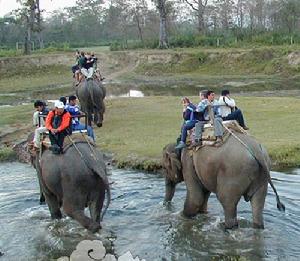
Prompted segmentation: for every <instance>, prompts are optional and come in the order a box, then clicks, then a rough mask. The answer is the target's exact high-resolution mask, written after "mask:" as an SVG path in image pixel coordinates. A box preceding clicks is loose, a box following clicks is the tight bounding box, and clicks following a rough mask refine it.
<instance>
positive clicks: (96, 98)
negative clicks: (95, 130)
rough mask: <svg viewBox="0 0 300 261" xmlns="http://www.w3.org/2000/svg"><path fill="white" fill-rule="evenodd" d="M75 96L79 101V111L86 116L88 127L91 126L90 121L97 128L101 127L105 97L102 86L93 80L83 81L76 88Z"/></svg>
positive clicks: (104, 90)
mask: <svg viewBox="0 0 300 261" xmlns="http://www.w3.org/2000/svg"><path fill="white" fill-rule="evenodd" d="M76 94H77V97H78V99H79V101H80V105H81V110H82V111H83V112H85V113H86V114H87V118H88V125H90V126H91V125H92V121H94V123H95V124H96V125H97V126H98V127H101V126H102V122H103V114H104V112H105V104H104V98H105V95H106V89H105V87H104V86H103V84H102V83H101V82H100V81H98V80H95V79H89V80H84V81H82V82H81V83H80V84H79V86H78V87H77V88H76ZM93 116H94V117H93Z"/></svg>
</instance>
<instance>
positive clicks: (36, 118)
mask: <svg viewBox="0 0 300 261" xmlns="http://www.w3.org/2000/svg"><path fill="white" fill-rule="evenodd" d="M34 108H35V109H36V112H35V113H34V114H33V125H34V126H35V127H37V128H36V129H35V130H34V138H33V147H34V149H35V150H36V149H39V148H40V147H41V134H42V133H44V132H46V131H47V128H46V127H45V121H44V118H43V117H40V116H46V115H47V114H48V113H49V110H48V109H47V108H46V104H45V103H44V102H43V101H39V100H37V101H36V102H35V103H34Z"/></svg>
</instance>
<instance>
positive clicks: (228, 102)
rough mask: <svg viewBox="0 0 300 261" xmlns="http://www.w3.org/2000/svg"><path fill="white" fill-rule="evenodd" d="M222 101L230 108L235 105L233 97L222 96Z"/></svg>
mask: <svg viewBox="0 0 300 261" xmlns="http://www.w3.org/2000/svg"><path fill="white" fill-rule="evenodd" d="M222 100H223V101H224V103H225V104H226V106H228V107H230V108H234V107H235V101H234V99H231V98H229V97H227V96H223V99H222Z"/></svg>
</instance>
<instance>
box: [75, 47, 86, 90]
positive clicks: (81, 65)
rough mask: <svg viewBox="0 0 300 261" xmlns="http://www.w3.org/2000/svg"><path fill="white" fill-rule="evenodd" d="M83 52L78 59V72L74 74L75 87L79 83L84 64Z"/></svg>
mask: <svg viewBox="0 0 300 261" xmlns="http://www.w3.org/2000/svg"><path fill="white" fill-rule="evenodd" d="M84 55H85V54H84V52H81V53H80V57H79V59H78V70H76V72H75V80H76V86H77V85H78V84H79V83H80V82H81V80H82V78H83V75H82V74H81V68H82V67H83V65H84V63H85V56H84Z"/></svg>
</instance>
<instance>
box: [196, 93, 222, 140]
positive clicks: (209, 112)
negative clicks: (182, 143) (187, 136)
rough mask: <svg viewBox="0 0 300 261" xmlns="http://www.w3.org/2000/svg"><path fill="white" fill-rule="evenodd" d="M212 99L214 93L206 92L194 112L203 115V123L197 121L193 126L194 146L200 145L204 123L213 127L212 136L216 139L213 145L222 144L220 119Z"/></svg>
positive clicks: (216, 106) (216, 105) (216, 104)
mask: <svg viewBox="0 0 300 261" xmlns="http://www.w3.org/2000/svg"><path fill="white" fill-rule="evenodd" d="M200 95H201V93H200ZM214 99H215V93H214V92H213V91H207V92H206V94H205V95H204V99H202V100H201V101H200V103H199V104H198V106H197V109H196V111H197V112H200V113H203V118H204V121H198V122H197V123H196V125H195V145H201V144H202V132H203V130H204V124H205V123H211V124H212V125H213V126H214V135H215V137H216V138H217V139H216V142H215V145H220V144H221V143H222V136H223V126H222V118H221V117H220V115H219V114H218V103H217V102H215V101H214Z"/></svg>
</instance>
